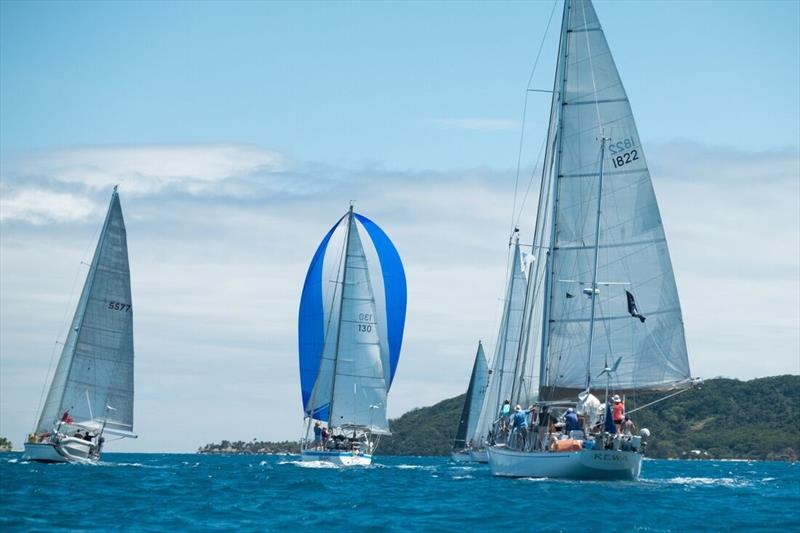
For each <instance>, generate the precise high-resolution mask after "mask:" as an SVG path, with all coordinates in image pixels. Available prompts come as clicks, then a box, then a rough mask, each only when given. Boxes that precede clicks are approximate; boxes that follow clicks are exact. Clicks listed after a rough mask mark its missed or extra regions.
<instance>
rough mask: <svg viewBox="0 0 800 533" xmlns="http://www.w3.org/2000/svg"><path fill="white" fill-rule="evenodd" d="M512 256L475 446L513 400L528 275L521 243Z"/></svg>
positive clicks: (484, 437) (517, 245) (482, 439)
mask: <svg viewBox="0 0 800 533" xmlns="http://www.w3.org/2000/svg"><path fill="white" fill-rule="evenodd" d="M512 254H513V255H512V260H511V263H510V268H509V275H508V283H507V286H506V298H505V301H504V306H503V316H502V319H501V321H500V330H499V331H498V334H497V344H496V345H495V353H494V359H493V360H492V369H491V373H490V375H489V386H488V388H487V390H486V395H485V396H484V399H483V405H482V407H481V410H480V415H479V417H478V426H477V429H476V432H475V437H474V439H473V440H474V441H476V445H480V443H482V442H484V441H485V439H486V438H487V437H488V435H489V431H490V430H491V429H492V425H493V424H494V421H495V420H496V419H497V417H498V414H499V412H500V407H501V406H502V404H503V402H504V401H505V400H509V399H510V398H511V389H512V388H513V385H514V369H515V366H516V361H517V353H518V351H519V343H520V337H521V334H522V318H523V311H524V308H525V288H526V278H525V272H524V271H523V269H522V263H521V260H520V248H519V242H517V243H516V244H515V245H514V247H513V251H512Z"/></svg>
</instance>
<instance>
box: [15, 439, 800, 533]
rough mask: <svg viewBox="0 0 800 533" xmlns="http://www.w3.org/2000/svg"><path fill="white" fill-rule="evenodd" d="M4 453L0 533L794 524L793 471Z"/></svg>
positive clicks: (785, 467)
mask: <svg viewBox="0 0 800 533" xmlns="http://www.w3.org/2000/svg"><path fill="white" fill-rule="evenodd" d="M103 459H104V460H103V462H102V463H101V464H99V465H94V466H92V465H70V464H59V465H41V464H34V463H24V462H22V461H21V460H20V455H19V454H0V531H4V532H5V531H22V530H25V531H28V530H34V531H53V530H57V529H71V530H100V529H122V530H141V531H163V530H178V531H190V530H203V531H205V530H208V531H212V530H220V531H221V530H232V529H237V530H244V531H255V530H260V531H264V530H275V531H296V530H304V531H317V532H319V531H343V530H348V531H365V530H376V529H378V528H379V529H380V530H384V531H414V530H425V531H481V532H485V531H503V532H511V531H513V532H516V531H520V532H521V531H576V530H579V531H619V530H624V531H631V530H633V531H648V532H650V531H697V530H703V531H726V530H730V531H734V530H736V531H752V530H759V529H760V530H774V531H800V465H798V464H788V463H767V462H734V461H731V462H726V461H657V460H646V461H645V463H644V465H643V472H642V479H641V480H640V481H639V482H625V483H619V482H613V483H612V482H588V481H587V482H574V481H556V480H547V479H544V480H537V479H502V478H493V477H492V476H491V475H490V474H489V469H488V467H487V466H485V465H464V464H454V463H451V462H449V461H448V460H447V459H445V458H421V457H379V458H377V459H376V462H375V464H374V465H373V466H371V467H362V468H347V469H345V468H333V467H327V468H326V467H325V466H324V465H322V464H314V463H312V464H303V463H300V461H299V458H298V457H295V456H202V455H189V454H186V455H178V454H106V455H104V457H103Z"/></svg>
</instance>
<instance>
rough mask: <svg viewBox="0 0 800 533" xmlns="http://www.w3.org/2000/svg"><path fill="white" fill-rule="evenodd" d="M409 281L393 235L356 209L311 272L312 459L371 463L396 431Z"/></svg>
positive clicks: (308, 450) (307, 345) (306, 355)
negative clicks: (394, 404)
mask: <svg viewBox="0 0 800 533" xmlns="http://www.w3.org/2000/svg"><path fill="white" fill-rule="evenodd" d="M405 313H406V279H405V272H404V270H403V265H402V262H401V260H400V256H399V254H398V253H397V250H396V249H395V247H394V245H393V244H392V242H391V241H390V240H389V238H388V237H387V236H386V234H385V233H384V232H383V231H382V230H381V229H380V228H379V227H378V226H377V225H376V224H375V223H374V222H372V221H371V220H369V219H368V218H366V217H364V216H362V215H359V214H357V213H354V212H353V208H352V206H351V207H350V210H349V211H348V213H347V214H346V215H345V216H343V217H342V218H341V219H340V220H339V221H338V222H337V223H336V225H334V227H333V228H331V230H330V231H329V232H328V234H327V235H326V236H325V238H324V239H323V241H322V243H321V244H320V246H319V248H318V249H317V252H316V254H315V255H314V258H313V259H312V261H311V265H310V266H309V269H308V274H307V276H306V281H305V284H304V286H303V295H302V298H301V302H300V316H299V349H300V381H301V388H302V395H303V408H304V411H305V419H306V434H305V438H304V439H303V441H302V443H301V444H302V445H301V455H302V459H303V460H304V461H324V462H329V463H334V464H337V465H344V466H349V465H369V464H370V463H371V462H372V454H373V452H374V450H375V447H376V446H377V443H378V439H379V438H380V436H381V435H388V434H389V422H388V420H387V417H386V397H387V394H388V392H389V388H390V387H391V384H392V380H393V379H394V375H395V370H396V369H397V363H398V361H399V358H400V347H401V344H402V339H403V328H404V325H405Z"/></svg>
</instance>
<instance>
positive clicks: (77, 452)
mask: <svg viewBox="0 0 800 533" xmlns="http://www.w3.org/2000/svg"><path fill="white" fill-rule="evenodd" d="M91 449H92V445H91V443H89V442H86V441H83V440H81V439H73V438H66V439H62V440H61V441H60V442H59V443H57V444H54V443H50V442H26V443H25V452H24V453H23V454H22V460H23V461H34V462H37V463H95V462H97V460H98V458H97V457H94V456H92V455H91V453H90V452H91Z"/></svg>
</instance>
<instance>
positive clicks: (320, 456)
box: [300, 450, 372, 466]
mask: <svg viewBox="0 0 800 533" xmlns="http://www.w3.org/2000/svg"><path fill="white" fill-rule="evenodd" d="M300 457H301V458H302V460H303V462H311V461H321V462H324V463H331V464H334V465H337V466H369V465H371V464H372V455H370V454H367V453H355V452H347V451H341V450H337V451H323V450H303V451H301V452H300Z"/></svg>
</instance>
